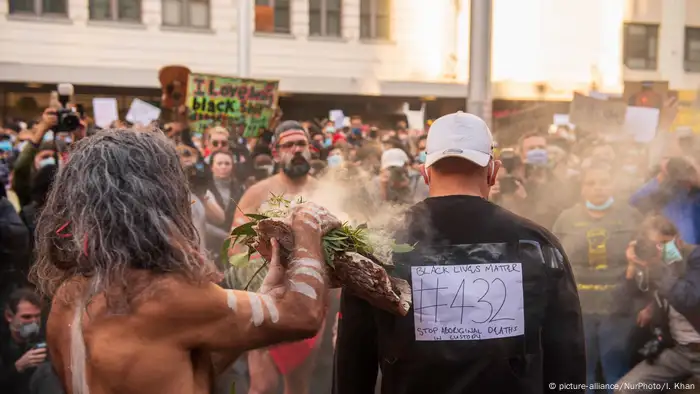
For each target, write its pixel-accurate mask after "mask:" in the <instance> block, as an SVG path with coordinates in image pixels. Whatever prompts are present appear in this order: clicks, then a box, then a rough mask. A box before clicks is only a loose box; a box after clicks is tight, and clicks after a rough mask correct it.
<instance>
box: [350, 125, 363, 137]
mask: <svg viewBox="0 0 700 394" xmlns="http://www.w3.org/2000/svg"><path fill="white" fill-rule="evenodd" d="M352 133H353V134H355V135H362V129H361V128H359V127H355V128H353V129H352Z"/></svg>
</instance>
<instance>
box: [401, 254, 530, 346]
mask: <svg viewBox="0 0 700 394" xmlns="http://www.w3.org/2000/svg"><path fill="white" fill-rule="evenodd" d="M411 282H412V288H413V320H414V323H415V335H416V341H470V340H481V339H491V338H508V337H515V336H520V335H524V334H525V312H524V310H523V275H522V264H520V263H501V264H470V265H436V266H417V267H411Z"/></svg>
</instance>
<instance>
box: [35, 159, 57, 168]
mask: <svg viewBox="0 0 700 394" xmlns="http://www.w3.org/2000/svg"><path fill="white" fill-rule="evenodd" d="M55 165H56V159H55V158H53V157H47V158H46V159H44V160H42V161H40V162H39V168H43V167H46V166H55Z"/></svg>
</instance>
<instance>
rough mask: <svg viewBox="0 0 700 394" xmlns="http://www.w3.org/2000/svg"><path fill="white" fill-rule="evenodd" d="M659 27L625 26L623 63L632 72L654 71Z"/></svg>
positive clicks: (633, 24)
mask: <svg viewBox="0 0 700 394" xmlns="http://www.w3.org/2000/svg"><path fill="white" fill-rule="evenodd" d="M658 50H659V26H657V25H641V24H636V23H626V24H625V42H624V62H625V66H627V67H628V68H630V69H633V70H656V57H657V52H658Z"/></svg>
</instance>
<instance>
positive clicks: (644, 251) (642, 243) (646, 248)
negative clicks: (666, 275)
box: [634, 238, 659, 262]
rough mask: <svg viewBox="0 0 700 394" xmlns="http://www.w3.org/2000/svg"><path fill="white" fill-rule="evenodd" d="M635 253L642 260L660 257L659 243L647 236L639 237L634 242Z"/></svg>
mask: <svg viewBox="0 0 700 394" xmlns="http://www.w3.org/2000/svg"><path fill="white" fill-rule="evenodd" d="M634 254H635V255H636V256H637V258H638V259H640V260H642V261H647V262H651V261H654V260H658V259H659V248H658V247H657V243H656V242H654V241H651V240H648V239H646V238H642V239H637V240H636V242H635V244H634Z"/></svg>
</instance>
